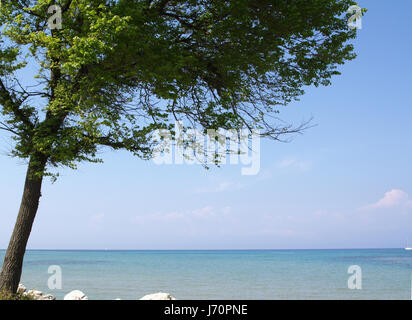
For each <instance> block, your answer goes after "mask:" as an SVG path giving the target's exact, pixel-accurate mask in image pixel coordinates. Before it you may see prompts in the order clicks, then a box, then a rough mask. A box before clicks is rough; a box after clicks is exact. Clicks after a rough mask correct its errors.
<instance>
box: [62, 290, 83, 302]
mask: <svg viewBox="0 0 412 320" xmlns="http://www.w3.org/2000/svg"><path fill="white" fill-rule="evenodd" d="M63 300H89V298H88V297H87V296H86V295H85V294H84V293H83V292H81V291H80V290H73V291H72V292H69V293H68V294H66V295H65V296H64V299H63Z"/></svg>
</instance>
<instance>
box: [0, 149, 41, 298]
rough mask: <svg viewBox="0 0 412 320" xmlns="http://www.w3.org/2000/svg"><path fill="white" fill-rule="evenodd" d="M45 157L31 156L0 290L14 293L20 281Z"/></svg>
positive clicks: (1, 277)
mask: <svg viewBox="0 0 412 320" xmlns="http://www.w3.org/2000/svg"><path fill="white" fill-rule="evenodd" d="M46 162H47V158H46V157H45V156H43V155H40V156H39V155H37V156H31V157H30V161H29V165H28V168H27V174H26V182H25V184H24V191H23V197H22V200H21V204H20V210H19V214H18V216H17V220H16V224H15V226H14V230H13V234H12V236H11V239H10V242H9V246H8V248H7V251H6V256H5V257H4V262H3V266H2V269H1V274H0V291H1V290H4V291H6V292H9V293H16V292H17V288H18V285H19V282H20V277H21V272H22V267H23V258H24V253H25V252H26V245H27V241H28V240H29V236H30V232H31V228H32V226H33V221H34V218H35V216H36V212H37V208H38V207H39V200H40V197H41V185H42V181H43V173H44V171H45V167H46Z"/></svg>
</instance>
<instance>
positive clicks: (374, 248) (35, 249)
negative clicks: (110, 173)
mask: <svg viewBox="0 0 412 320" xmlns="http://www.w3.org/2000/svg"><path fill="white" fill-rule="evenodd" d="M379 249H404V247H384V248H382V247H373V248H272V249H75V248H71V249H37V248H31V249H27V250H26V252H27V251H270V250H279V251H280V250H379ZM6 250H7V249H6V248H0V251H6Z"/></svg>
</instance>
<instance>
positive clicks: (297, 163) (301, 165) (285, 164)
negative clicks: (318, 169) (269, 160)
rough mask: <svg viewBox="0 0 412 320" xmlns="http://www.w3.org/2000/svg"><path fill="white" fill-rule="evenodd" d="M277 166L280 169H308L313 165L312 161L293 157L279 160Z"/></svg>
mask: <svg viewBox="0 0 412 320" xmlns="http://www.w3.org/2000/svg"><path fill="white" fill-rule="evenodd" d="M276 166H277V167H278V168H280V169H285V168H292V169H298V170H300V171H307V170H309V169H310V167H311V163H310V162H305V161H301V160H298V159H296V158H293V157H289V158H285V159H283V160H282V161H279V162H278V163H277V164H276Z"/></svg>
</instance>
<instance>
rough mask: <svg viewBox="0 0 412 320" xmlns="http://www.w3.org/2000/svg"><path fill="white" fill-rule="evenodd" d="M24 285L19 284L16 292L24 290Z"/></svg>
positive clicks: (21, 292) (23, 291)
mask: <svg viewBox="0 0 412 320" xmlns="http://www.w3.org/2000/svg"><path fill="white" fill-rule="evenodd" d="M26 290H27V289H26V287H25V286H24V285H23V284H21V283H20V284H19V287H18V288H17V293H20V294H23V293H25V292H26Z"/></svg>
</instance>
